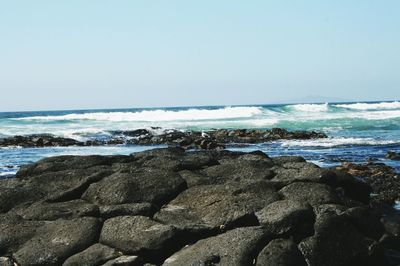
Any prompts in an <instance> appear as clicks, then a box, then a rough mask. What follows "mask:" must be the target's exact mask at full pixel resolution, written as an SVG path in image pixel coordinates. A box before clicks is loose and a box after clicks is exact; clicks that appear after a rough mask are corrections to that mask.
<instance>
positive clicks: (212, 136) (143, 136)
mask: <svg viewBox="0 0 400 266" xmlns="http://www.w3.org/2000/svg"><path fill="white" fill-rule="evenodd" d="M110 134H111V137H110V138H109V139H107V140H102V139H94V140H88V141H77V140H74V139H70V138H63V137H57V136H53V135H50V134H39V135H28V136H13V137H9V138H2V139H0V147H7V146H20V147H24V148H28V147H57V146H58V147H67V146H104V145H118V144H120V145H129V144H135V145H168V146H177V147H182V148H184V149H206V150H213V149H224V148H225V145H226V144H233V143H238V144H243V143H262V142H269V141H274V140H280V139H316V138H326V137H327V136H326V135H325V134H324V133H319V132H315V131H287V130H285V129H281V128H273V129H270V130H258V129H231V130H229V129H216V130H209V131H179V130H163V131H159V130H158V131H155V130H147V129H137V130H132V131H110Z"/></svg>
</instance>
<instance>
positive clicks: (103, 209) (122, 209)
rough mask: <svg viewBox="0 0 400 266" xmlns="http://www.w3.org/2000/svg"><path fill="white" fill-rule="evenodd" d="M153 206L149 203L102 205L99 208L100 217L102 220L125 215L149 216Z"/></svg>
mask: <svg viewBox="0 0 400 266" xmlns="http://www.w3.org/2000/svg"><path fill="white" fill-rule="evenodd" d="M152 210H153V206H152V205H151V204H150V203H126V204H119V205H103V206H100V216H101V217H103V218H111V217H115V216H125V215H131V216H135V215H141V216H150V214H151V213H152Z"/></svg>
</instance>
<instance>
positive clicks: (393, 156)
mask: <svg viewBox="0 0 400 266" xmlns="http://www.w3.org/2000/svg"><path fill="white" fill-rule="evenodd" d="M385 158H386V159H389V160H397V161H399V160H400V154H398V153H397V152H394V151H388V153H387V154H386V156H385Z"/></svg>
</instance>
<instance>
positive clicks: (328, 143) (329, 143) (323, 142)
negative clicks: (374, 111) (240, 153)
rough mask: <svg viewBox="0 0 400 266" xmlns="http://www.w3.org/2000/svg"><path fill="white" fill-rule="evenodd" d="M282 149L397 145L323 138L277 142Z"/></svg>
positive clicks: (367, 139)
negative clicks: (294, 147) (292, 147)
mask: <svg viewBox="0 0 400 266" xmlns="http://www.w3.org/2000/svg"><path fill="white" fill-rule="evenodd" d="M279 143H280V144H281V145H282V146H283V147H291V146H298V147H324V148H332V147H338V146H345V145H389V144H396V143H399V142H397V141H394V140H376V139H373V138H344V137H337V138H325V139H315V140H283V141H279Z"/></svg>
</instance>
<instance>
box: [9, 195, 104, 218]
mask: <svg viewBox="0 0 400 266" xmlns="http://www.w3.org/2000/svg"><path fill="white" fill-rule="evenodd" d="M15 212H16V213H17V214H19V215H20V216H21V217H22V218H24V219H27V220H38V221H44V220H48V221H50V220H57V219H60V218H63V219H69V218H78V217H83V216H93V217H95V216H98V214H99V208H98V207H97V206H96V205H93V204H90V203H88V202H86V201H84V200H71V201H66V202H55V203H51V202H43V201H41V202H37V203H34V204H32V205H30V206H28V207H22V208H19V209H17V210H15Z"/></svg>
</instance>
